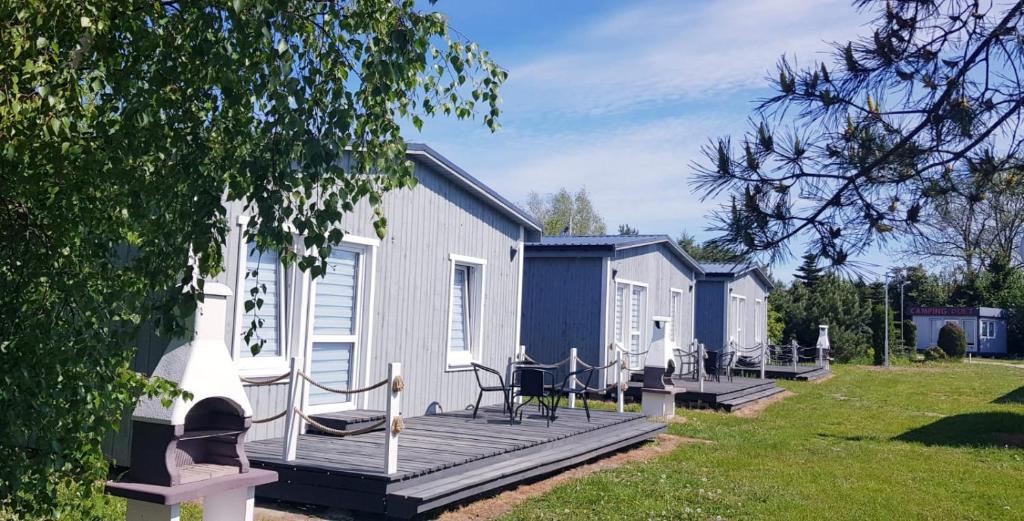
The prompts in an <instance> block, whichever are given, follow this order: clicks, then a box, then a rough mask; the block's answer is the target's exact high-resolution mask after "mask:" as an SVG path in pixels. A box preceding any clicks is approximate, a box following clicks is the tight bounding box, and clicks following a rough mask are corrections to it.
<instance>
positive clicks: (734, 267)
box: [700, 262, 775, 291]
mask: <svg viewBox="0 0 1024 521" xmlns="http://www.w3.org/2000/svg"><path fill="white" fill-rule="evenodd" d="M700 265H701V267H702V268H704V275H705V277H707V278H730V279H738V278H740V277H742V276H744V275H746V274H747V273H751V272H753V273H754V275H756V276H758V277H760V278H761V280H762V281H763V282H764V283H765V285H766V286H768V290H769V291H770V290H773V289H775V285H774V284H772V279H771V278H770V277H769V276H768V274H767V273H765V271H764V270H763V269H762V268H761V267H760V266H757V265H755V264H750V263H748V262H702V263H700Z"/></svg>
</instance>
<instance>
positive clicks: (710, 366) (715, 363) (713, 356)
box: [704, 351, 736, 382]
mask: <svg viewBox="0 0 1024 521" xmlns="http://www.w3.org/2000/svg"><path fill="white" fill-rule="evenodd" d="M735 360H736V352H735V351H726V352H724V353H723V352H719V351H708V357H707V358H706V359H705V360H704V372H705V374H707V375H708V378H709V379H714V380H715V381H716V382H721V381H722V372H725V375H726V378H728V379H729V381H730V382H731V381H732V366H733V362H735Z"/></svg>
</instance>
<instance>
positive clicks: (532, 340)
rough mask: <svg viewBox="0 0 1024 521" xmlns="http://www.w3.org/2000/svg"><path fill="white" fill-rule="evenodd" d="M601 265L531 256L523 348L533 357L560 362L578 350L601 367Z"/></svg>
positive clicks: (593, 259) (595, 260) (526, 277)
mask: <svg viewBox="0 0 1024 521" xmlns="http://www.w3.org/2000/svg"><path fill="white" fill-rule="evenodd" d="M603 262H604V258H603V257H532V256H527V258H526V265H525V267H524V268H523V271H524V275H523V321H522V337H523V341H522V343H523V345H525V346H526V352H527V353H528V354H529V355H530V356H531V357H533V358H534V359H536V360H539V361H541V362H556V361H558V360H561V359H563V358H565V357H566V356H568V354H569V349H571V348H573V347H575V348H576V349H577V350H578V354H579V357H580V358H582V359H583V360H585V361H586V362H587V363H589V364H592V365H598V364H599V363H600V361H601V351H602V349H603V346H602V345H601V328H600V320H601V309H602V303H601V268H602V263H603Z"/></svg>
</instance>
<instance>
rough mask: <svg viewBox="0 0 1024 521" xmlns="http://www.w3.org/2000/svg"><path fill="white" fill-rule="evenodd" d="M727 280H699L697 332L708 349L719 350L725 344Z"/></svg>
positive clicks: (699, 339) (698, 338)
mask: <svg viewBox="0 0 1024 521" xmlns="http://www.w3.org/2000/svg"><path fill="white" fill-rule="evenodd" d="M724 301H725V281H718V280H698V281H697V309H696V327H695V328H694V329H695V332H696V336H697V340H698V341H699V342H701V343H703V344H704V346H705V347H707V348H708V349H713V350H718V349H721V347H722V346H723V345H724V343H725V342H724V339H723V337H722V335H723V333H724V332H725V322H724V321H725V320H726V318H727V317H726V313H727V309H726V306H725V304H724Z"/></svg>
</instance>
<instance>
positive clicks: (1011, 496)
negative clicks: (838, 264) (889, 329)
mask: <svg viewBox="0 0 1024 521" xmlns="http://www.w3.org/2000/svg"><path fill="white" fill-rule="evenodd" d="M834 370H835V373H836V375H835V377H834V378H832V379H831V380H829V381H827V382H824V383H820V384H815V383H801V382H783V383H782V384H781V385H784V386H785V387H786V388H788V389H789V390H791V391H793V392H794V393H796V396H791V397H789V398H787V399H786V400H784V401H782V402H779V403H776V404H774V405H772V406H771V407H769V408H768V409H767V410H765V411H764V412H762V413H761V415H760V416H759V417H757V418H751V419H745V418H739V417H735V416H730V415H726V414H719V413H713V412H703V411H689V410H684V409H680V410H679V414H680V415H683V416H685V417H686V419H687V422H686V423H684V424H674V425H671V426H670V428H669V433H670V434H676V435H682V436H690V437H697V438H704V439H708V440H712V441H714V443H713V444H688V445H684V446H682V447H680V448H679V449H677V450H676V451H675V452H673V453H672V454H671V455H669V456H665V457H663V458H661V459H659V460H655V461H654V462H650V463H645V464H634V465H627V466H624V467H620V468H618V469H615V470H612V471H609V472H604V473H599V474H595V475H593V476H591V477H589V478H586V479H583V480H579V481H576V482H573V483H569V484H566V485H562V486H560V487H558V488H556V489H554V490H553V491H552V492H551V493H549V494H547V495H545V496H541V497H538V498H535V499H532V500H530V501H527V502H526V503H524V504H523V505H521V506H520V507H518V508H517V509H515V510H514V511H513V512H512V513H511V514H510V515H508V516H507V519H522V520H528V519H559V520H571V519H587V520H591V519H608V518H611V519H714V518H716V517H721V518H724V519H815V520H818V519H829V520H830V521H832V520H839V519H857V520H860V519H943V520H945V519H979V520H991V519H1024V449H1022V448H1020V447H1021V446H1022V445H1024V370H1022V369H1020V368H1016V367H1006V366H996V365H983V364H958V363H947V364H927V365H923V366H915V367H899V368H895V369H891V370H881V369H876V368H870V367H860V366H838V367H834Z"/></svg>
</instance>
